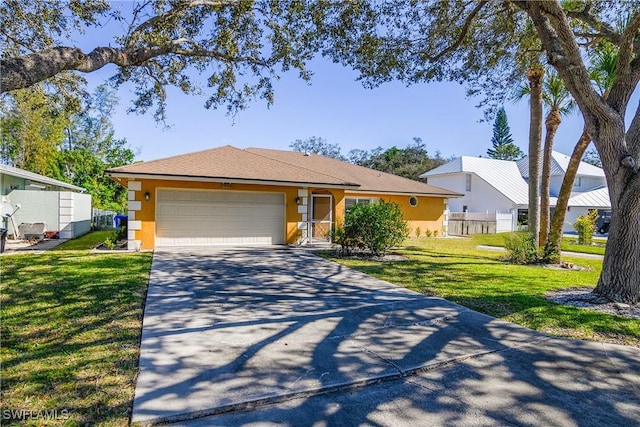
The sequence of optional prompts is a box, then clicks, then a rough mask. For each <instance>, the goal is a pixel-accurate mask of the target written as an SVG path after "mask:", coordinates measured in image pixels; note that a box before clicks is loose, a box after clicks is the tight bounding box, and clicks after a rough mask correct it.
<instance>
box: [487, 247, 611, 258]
mask: <svg viewBox="0 0 640 427" xmlns="http://www.w3.org/2000/svg"><path fill="white" fill-rule="evenodd" d="M476 248H478V249H480V250H482V251H493V252H506V251H507V249H505V248H503V247H502V246H487V245H478V246H476ZM562 255H564V256H568V257H574V258H585V259H604V255H598V254H584V253H582V252H569V251H562Z"/></svg>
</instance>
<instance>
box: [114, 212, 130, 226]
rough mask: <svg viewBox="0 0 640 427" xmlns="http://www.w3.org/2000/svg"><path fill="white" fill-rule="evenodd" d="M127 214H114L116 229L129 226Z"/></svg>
mask: <svg viewBox="0 0 640 427" xmlns="http://www.w3.org/2000/svg"><path fill="white" fill-rule="evenodd" d="M127 219H128V216H127V215H114V217H113V228H115V229H116V230H120V227H126V226H127Z"/></svg>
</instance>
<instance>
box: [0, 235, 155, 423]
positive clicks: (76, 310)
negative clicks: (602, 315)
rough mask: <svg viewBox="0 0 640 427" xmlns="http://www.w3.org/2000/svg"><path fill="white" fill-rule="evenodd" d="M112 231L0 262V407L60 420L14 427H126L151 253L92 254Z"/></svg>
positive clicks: (132, 392) (39, 419)
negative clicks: (53, 414)
mask: <svg viewBox="0 0 640 427" xmlns="http://www.w3.org/2000/svg"><path fill="white" fill-rule="evenodd" d="M109 233H110V232H108V231H107V232H94V233H90V234H88V235H85V236H83V237H80V238H78V239H74V240H70V241H68V242H66V243H64V244H62V245H60V246H58V247H57V248H55V250H51V251H48V252H45V253H44V254H42V255H34V254H21V255H12V256H7V257H2V259H1V262H2V292H1V303H2V305H1V308H0V310H1V315H2V325H1V332H2V336H1V351H0V355H1V360H2V372H1V373H2V409H3V410H18V411H19V410H25V411H34V412H33V413H37V412H38V411H53V410H57V411H58V412H57V415H58V417H59V419H58V420H46V419H43V418H38V419H33V420H27V421H24V420H23V421H16V420H14V421H13V425H18V424H19V425H28V426H30V425H34V426H35V425H38V426H39V425H69V426H83V425H102V426H126V425H128V424H129V416H130V412H131V405H132V402H133V394H134V387H135V376H136V373H137V364H138V355H139V340H140V331H141V320H142V311H143V304H144V297H145V294H146V289H147V284H148V280H149V270H150V266H151V254H150V253H122V254H99V255H98V254H89V250H90V249H91V248H93V247H95V246H96V245H97V244H99V243H100V242H102V241H104V238H105V237H106V236H107V235H108V234H109ZM3 415H4V413H3ZM65 418H68V419H66V420H65ZM2 421H3V425H12V421H11V420H7V419H5V418H4V417H3V419H2Z"/></svg>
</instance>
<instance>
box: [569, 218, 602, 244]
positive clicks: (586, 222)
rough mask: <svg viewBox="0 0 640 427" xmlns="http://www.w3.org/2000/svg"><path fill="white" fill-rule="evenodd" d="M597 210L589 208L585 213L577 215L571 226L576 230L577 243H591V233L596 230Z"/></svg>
mask: <svg viewBox="0 0 640 427" xmlns="http://www.w3.org/2000/svg"><path fill="white" fill-rule="evenodd" d="M597 219H598V211H597V210H595V209H591V210H589V212H587V214H586V215H582V216H579V217H578V219H576V222H574V223H573V228H574V229H575V230H576V231H577V232H578V244H579V245H590V244H591V243H593V233H594V232H595V231H596V220H597Z"/></svg>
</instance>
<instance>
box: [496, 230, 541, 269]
mask: <svg viewBox="0 0 640 427" xmlns="http://www.w3.org/2000/svg"><path fill="white" fill-rule="evenodd" d="M504 246H505V248H506V249H507V254H508V255H509V260H510V261H511V262H513V263H515V264H535V263H537V262H539V261H540V252H539V251H538V250H537V249H536V245H535V243H534V241H533V236H531V235H530V234H527V233H515V234H510V235H508V236H505V239H504Z"/></svg>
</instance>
